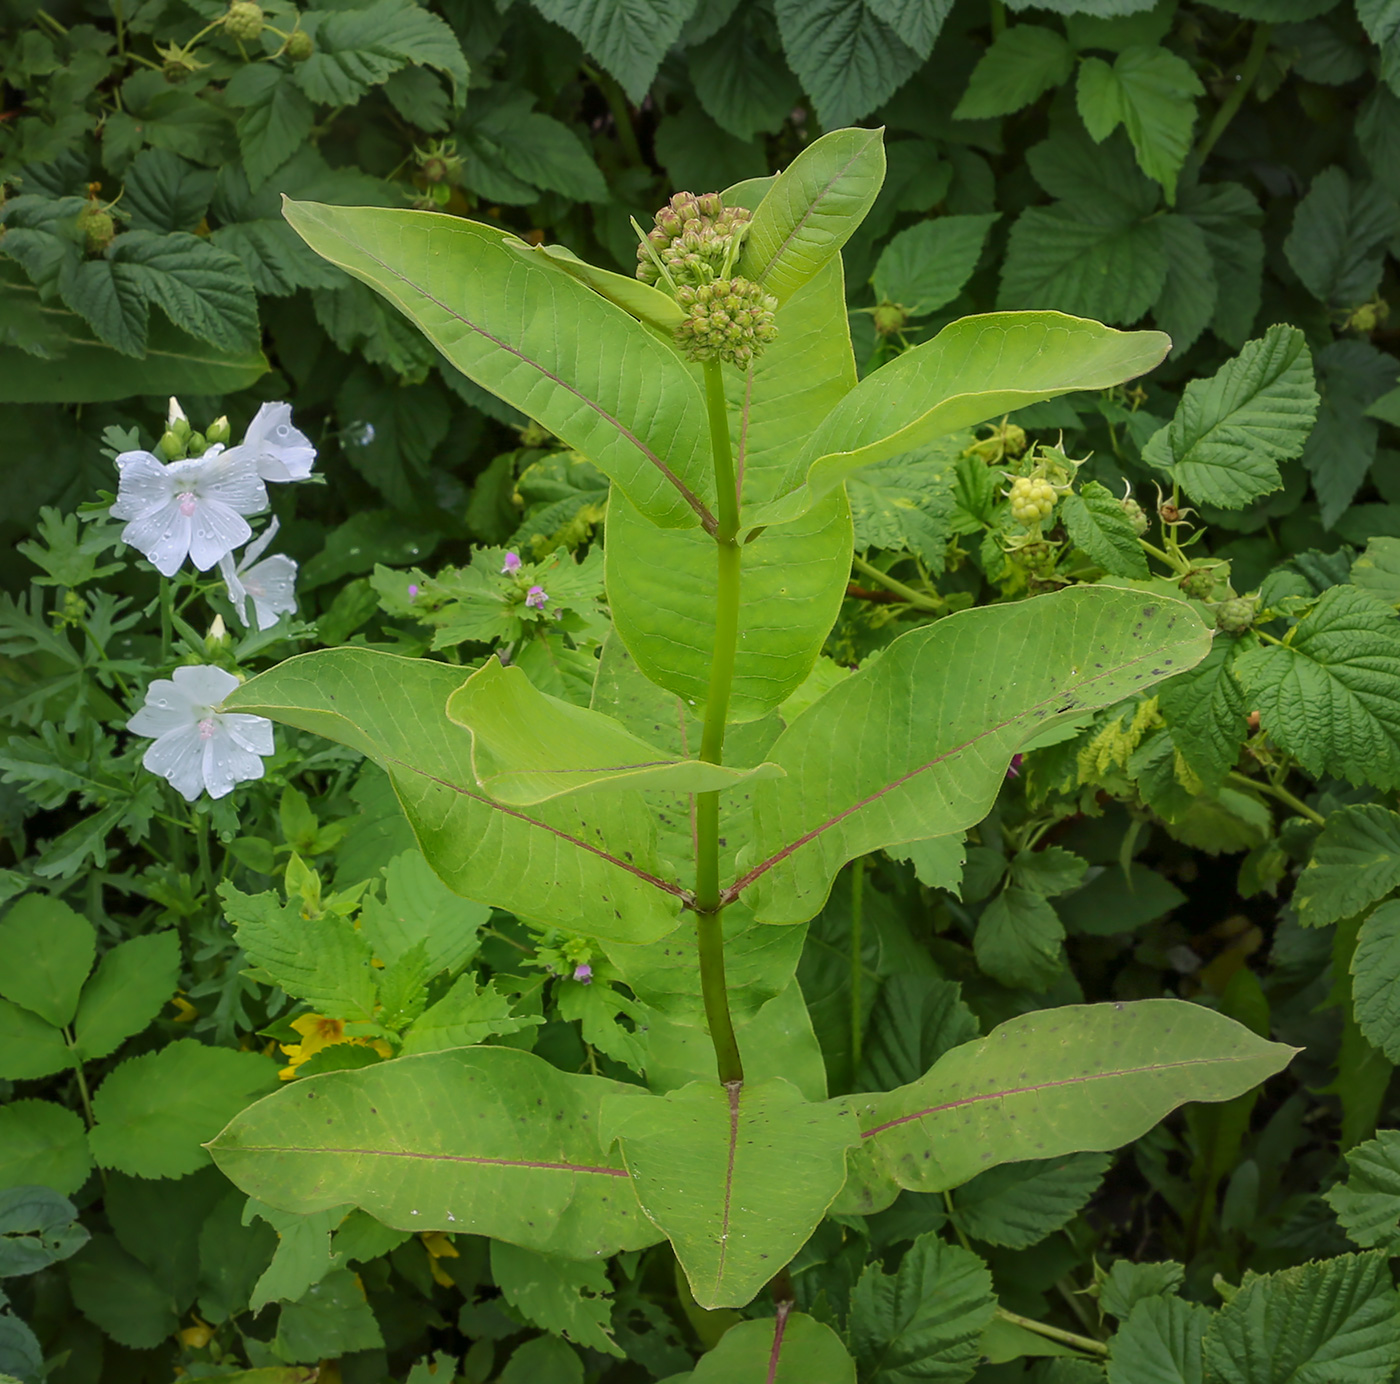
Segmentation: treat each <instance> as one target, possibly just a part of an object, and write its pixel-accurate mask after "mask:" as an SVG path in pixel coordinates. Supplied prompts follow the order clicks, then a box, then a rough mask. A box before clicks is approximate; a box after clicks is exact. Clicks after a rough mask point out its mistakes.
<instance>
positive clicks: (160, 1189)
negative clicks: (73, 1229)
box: [102, 1167, 231, 1310]
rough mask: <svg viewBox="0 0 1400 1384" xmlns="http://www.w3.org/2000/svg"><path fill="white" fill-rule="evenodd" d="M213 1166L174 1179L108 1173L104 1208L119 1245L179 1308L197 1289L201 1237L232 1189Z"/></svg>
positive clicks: (104, 1181)
mask: <svg viewBox="0 0 1400 1384" xmlns="http://www.w3.org/2000/svg"><path fill="white" fill-rule="evenodd" d="M230 1190H231V1189H230V1188H229V1185H228V1183H227V1182H226V1181H224V1178H223V1177H222V1175H221V1174H220V1172H219V1170H218V1169H217V1168H215V1167H205V1168H203V1169H202V1170H201V1171H200V1172H197V1173H195V1174H194V1175H193V1176H191V1177H182V1178H179V1179H178V1180H176V1181H171V1180H169V1179H151V1178H144V1177H127V1176H126V1174H124V1173H108V1174H107V1176H106V1177H105V1179H104V1180H103V1196H102V1209H103V1210H104V1211H105V1212H106V1215H107V1220H108V1222H109V1223H110V1225H111V1227H112V1231H113V1233H114V1234H115V1235H116V1237H117V1240H118V1242H119V1243H120V1245H121V1247H122V1248H123V1249H124V1250H125V1251H126V1252H127V1253H128V1254H130V1255H131V1256H132V1257H133V1258H135V1259H139V1260H140V1261H141V1263H143V1264H144V1265H145V1266H146V1267H147V1268H148V1269H150V1271H151V1274H152V1276H153V1277H154V1278H155V1280H156V1282H157V1283H159V1284H160V1286H161V1287H162V1288H163V1289H164V1290H165V1291H166V1292H167V1293H169V1295H170V1296H171V1297H172V1298H173V1299H174V1300H175V1303H176V1305H177V1306H178V1307H180V1309H181V1310H184V1309H186V1308H188V1307H190V1306H192V1305H193V1303H194V1301H195V1298H196V1297H197V1295H198V1291H199V1236H200V1232H201V1230H202V1229H203V1227H204V1225H205V1223H206V1222H207V1221H208V1220H209V1217H210V1215H211V1214H212V1213H213V1211H214V1209H215V1208H216V1207H217V1206H218V1204H219V1203H220V1202H221V1201H222V1200H223V1199H224V1197H226V1196H227V1195H228V1194H229V1192H230Z"/></svg>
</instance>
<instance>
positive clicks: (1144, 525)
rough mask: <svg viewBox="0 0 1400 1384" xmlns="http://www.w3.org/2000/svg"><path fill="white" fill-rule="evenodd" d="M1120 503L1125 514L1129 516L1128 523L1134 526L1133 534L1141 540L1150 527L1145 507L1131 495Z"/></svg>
mask: <svg viewBox="0 0 1400 1384" xmlns="http://www.w3.org/2000/svg"><path fill="white" fill-rule="evenodd" d="M1118 503H1119V505H1120V506H1121V507H1122V510H1123V513H1124V514H1126V515H1127V516H1128V522H1129V523H1130V524H1131V525H1132V526H1133V532H1134V533H1135V534H1137V536H1138V537H1139V538H1141V537H1142V536H1143V534H1145V533H1146V532H1147V530H1148V527H1149V521H1148V518H1147V514H1146V513H1145V511H1144V510H1143V507H1142V506H1141V505H1140V504H1138V502H1137V501H1136V500H1135V499H1133V497H1132V496H1131V495H1125V496H1124V497H1123V498H1122V499H1121V500H1119V501H1118Z"/></svg>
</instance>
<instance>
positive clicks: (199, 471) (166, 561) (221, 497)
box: [111, 446, 267, 577]
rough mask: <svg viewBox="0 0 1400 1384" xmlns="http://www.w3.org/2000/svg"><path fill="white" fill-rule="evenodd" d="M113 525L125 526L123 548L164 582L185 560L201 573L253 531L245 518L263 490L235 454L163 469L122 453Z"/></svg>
mask: <svg viewBox="0 0 1400 1384" xmlns="http://www.w3.org/2000/svg"><path fill="white" fill-rule="evenodd" d="M117 466H118V467H119V468H120V470H121V477H120V480H119V482H118V484H117V502H116V504H114V505H113V506H112V511H111V512H112V517H113V518H114V519H128V520H130V521H131V522H130V523H128V524H127V526H126V527H125V528H124V529H123V530H122V541H123V542H124V543H130V544H131V546H132V547H133V548H139V549H140V550H141V551H142V552H143V553H145V555H146V556H147V558H149V559H150V561H151V563H152V564H153V565H154V566H155V569H156V570H157V571H158V572H160V573H161V574H162V575H163V576H167V577H173V576H174V575H175V573H176V572H178V571H179V570H180V564H181V563H182V562H184V560H185V558H186V557H187V556H188V557H191V558H193V560H194V565H195V566H196V567H197V568H198V569H199V570H200V571H201V572H207V571H208V570H209V568H211V567H212V566H213V565H214V564H215V563H216V562H218V560H219V559H220V558H221V557H223V556H224V554H225V553H231V552H232V551H233V550H234V549H235V548H236V547H238V546H239V544H241V543H246V542H247V541H248V540H249V539H250V538H251V537H252V536H253V530H252V529H251V528H249V526H248V522H247V520H246V519H244V518H243V516H244V515H245V514H256V513H257V512H258V511H259V510H262V509H266V508H267V487H266V486H265V485H264V484H263V483H262V480H261V478H260V477H259V476H258V473H257V469H256V467H255V466H254V464H253V459H252V457H251V456H250V455H249V454H248V453H247V452H245V451H244V450H243V449H242V448H240V447H235V448H234V450H233V451H231V452H226V451H224V449H223V448H222V447H221V446H214V447H211V448H210V449H209V450H208V451H207V452H205V454H204V455H203V456H202V457H191V458H190V459H189V460H187V461H171V462H163V461H161V460H159V459H158V458H157V457H154V456H152V455H151V454H150V452H123V453H122V454H121V456H119V457H118V458H117Z"/></svg>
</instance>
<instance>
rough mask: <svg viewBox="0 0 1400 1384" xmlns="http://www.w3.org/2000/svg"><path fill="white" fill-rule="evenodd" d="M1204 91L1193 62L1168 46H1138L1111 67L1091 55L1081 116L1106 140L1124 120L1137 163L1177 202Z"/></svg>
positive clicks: (1081, 90)
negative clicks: (1192, 64)
mask: <svg viewBox="0 0 1400 1384" xmlns="http://www.w3.org/2000/svg"><path fill="white" fill-rule="evenodd" d="M1204 94H1205V88H1204V87H1203V86H1202V85H1201V80H1200V78H1199V77H1197V76H1196V74H1195V72H1193V71H1192V70H1191V65H1190V64H1189V63H1188V62H1187V61H1186V60H1185V59H1184V58H1179V57H1177V55H1176V54H1175V53H1171V52H1168V50H1167V49H1165V48H1158V47H1153V46H1149V45H1147V44H1136V45H1134V46H1132V47H1130V48H1125V49H1124V50H1123V51H1122V52H1121V53H1119V55H1118V56H1117V57H1116V58H1115V59H1114V61H1113V65H1112V66H1111V67H1110V66H1109V65H1108V63H1106V62H1104V61H1103V59H1102V58H1086V59H1085V60H1084V61H1083V62H1082V63H1081V64H1080V68H1079V80H1078V85H1077V86H1076V97H1077V100H1078V104H1079V114H1080V115H1081V116H1082V117H1083V119H1084V124H1085V127H1086V128H1087V129H1088V131H1089V133H1090V134H1091V135H1092V136H1093V137H1094V139H1095V140H1096V141H1098V142H1099V143H1102V142H1103V141H1104V140H1105V139H1107V138H1108V136H1109V135H1110V134H1112V133H1113V131H1114V130H1115V129H1116V128H1117V127H1118V126H1119V125H1120V124H1121V125H1123V126H1124V127H1125V128H1126V130H1127V132H1128V138H1129V139H1131V140H1132V142H1133V149H1134V151H1135V152H1136V154H1137V161H1138V166H1139V167H1140V168H1141V169H1142V171H1143V172H1144V173H1146V174H1147V176H1148V177H1149V178H1151V179H1153V180H1154V181H1155V182H1159V183H1161V184H1162V187H1163V188H1164V189H1165V190H1166V194H1167V201H1168V203H1172V202H1175V200H1176V180H1177V175H1178V174H1179V173H1180V171H1181V166H1182V164H1183V163H1185V161H1186V155H1187V154H1188V153H1190V151H1191V129H1192V126H1193V125H1194V124H1195V122H1196V97H1198V96H1202V95H1204Z"/></svg>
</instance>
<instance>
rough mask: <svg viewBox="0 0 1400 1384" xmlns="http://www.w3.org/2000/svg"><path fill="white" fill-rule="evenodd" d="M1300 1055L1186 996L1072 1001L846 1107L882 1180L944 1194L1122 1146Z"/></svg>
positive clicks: (848, 1099)
mask: <svg viewBox="0 0 1400 1384" xmlns="http://www.w3.org/2000/svg"><path fill="white" fill-rule="evenodd" d="M1295 1051H1297V1050H1296V1049H1294V1048H1290V1047H1287V1046H1285V1045H1284V1044H1282V1043H1269V1042H1266V1041H1265V1040H1264V1039H1262V1038H1259V1037H1257V1036H1256V1035H1255V1034H1253V1033H1251V1032H1250V1031H1249V1030H1248V1029H1247V1028H1245V1027H1243V1026H1242V1025H1240V1024H1237V1023H1235V1022H1234V1021H1233V1020H1230V1019H1227V1018H1226V1017H1224V1015H1222V1014H1218V1013H1216V1012H1215V1011H1214V1010H1210V1009H1205V1008H1203V1007H1202V1006H1200V1005H1194V1004H1187V1003H1185V1002H1184V1001H1182V1000H1142V1001H1139V1002H1137V1003H1133V1004H1090V1005H1067V1006H1065V1007H1064V1008H1061V1009H1047V1010H1040V1011H1038V1012H1036V1013H1032V1014H1025V1015H1022V1016H1021V1017H1020V1018H1016V1019H1012V1020H1010V1021H1009V1022H1007V1023H1004V1024H1001V1025H1000V1026H999V1027H997V1028H995V1029H993V1031H992V1032H991V1034H989V1035H988V1036H987V1037H986V1038H982V1039H979V1040H978V1041H977V1042H975V1043H966V1044H964V1045H963V1046H962V1047H960V1048H954V1049H953V1051H952V1052H950V1053H948V1054H947V1055H946V1056H945V1057H943V1058H942V1059H940V1060H939V1061H938V1062H937V1063H936V1064H935V1065H934V1067H933V1068H932V1069H931V1070H930V1071H929V1072H928V1073H927V1074H926V1075H925V1076H923V1077H921V1078H920V1079H919V1080H918V1081H916V1082H913V1083H911V1084H910V1085H908V1086H902V1087H900V1088H899V1089H898V1090H895V1091H891V1092H889V1093H888V1094H885V1095H858V1096H844V1097H842V1098H841V1100H840V1102H838V1103H841V1104H845V1105H848V1106H849V1107H850V1108H852V1109H854V1110H855V1111H856V1113H857V1115H858V1116H859V1118H860V1123H861V1130H862V1137H863V1139H864V1141H865V1145H866V1146H867V1147H865V1148H864V1149H863V1150H862V1152H863V1155H865V1156H866V1157H868V1158H870V1159H872V1160H873V1166H874V1171H875V1173H876V1175H877V1176H878V1177H883V1178H885V1179H888V1181H889V1182H892V1183H894V1184H897V1185H898V1186H900V1187H907V1188H910V1189H911V1190H914V1191H920V1192H939V1191H944V1190H946V1189H948V1188H951V1187H957V1186H960V1185H961V1184H962V1183H964V1182H967V1181H969V1180H970V1179H971V1178H972V1177H974V1176H975V1175H976V1174H977V1173H979V1172H983V1171H985V1170H986V1169H988V1168H993V1167H996V1166H998V1165H1000V1164H1002V1163H1014V1162H1022V1161H1025V1160H1029V1159H1044V1158H1058V1157H1061V1156H1062V1155H1064V1154H1068V1153H1079V1152H1095V1151H1103V1150H1108V1149H1113V1148H1117V1147H1118V1146H1119V1145H1121V1144H1126V1143H1129V1142H1130V1141H1132V1140H1133V1139H1136V1138H1137V1137H1138V1136H1139V1135H1141V1134H1144V1133H1146V1131H1147V1130H1149V1129H1151V1128H1152V1126H1153V1125H1154V1124H1156V1123H1157V1121H1158V1120H1160V1119H1161V1118H1162V1117H1163V1116H1164V1115H1166V1114H1167V1113H1168V1112H1169V1111H1171V1110H1174V1109H1175V1108H1176V1107H1177V1106H1178V1105H1181V1104H1182V1103H1183V1102H1185V1101H1200V1100H1206V1101H1221V1100H1230V1099H1231V1098H1233V1097H1234V1096H1237V1095H1239V1094H1241V1092H1244V1091H1247V1090H1249V1089H1250V1088H1251V1087H1252V1086H1256V1085H1258V1084H1259V1082H1261V1081H1263V1080H1264V1079H1265V1078H1266V1077H1268V1076H1272V1075H1273V1074H1274V1073H1275V1072H1277V1071H1279V1070H1281V1069H1282V1068H1283V1067H1284V1066H1285V1065H1286V1064H1287V1063H1288V1061H1289V1060H1290V1059H1291V1057H1292V1056H1293V1054H1294V1052H1295Z"/></svg>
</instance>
